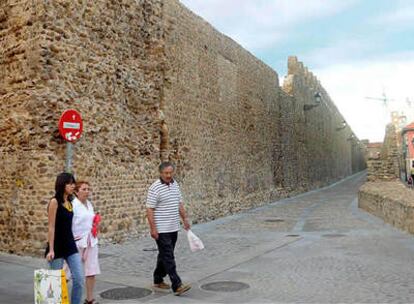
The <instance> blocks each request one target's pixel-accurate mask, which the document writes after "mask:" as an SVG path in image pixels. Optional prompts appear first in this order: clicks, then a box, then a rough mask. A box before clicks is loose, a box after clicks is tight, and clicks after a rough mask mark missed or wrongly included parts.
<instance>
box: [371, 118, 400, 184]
mask: <svg viewBox="0 0 414 304" xmlns="http://www.w3.org/2000/svg"><path fill="white" fill-rule="evenodd" d="M398 136H399V134H398V133H397V132H396V130H395V126H394V125H393V124H389V125H387V127H386V131H385V137H384V143H383V145H382V147H381V152H380V158H379V159H377V160H368V161H367V165H368V181H387V180H395V179H398V178H399V176H400V159H401V151H400V147H399V145H398Z"/></svg>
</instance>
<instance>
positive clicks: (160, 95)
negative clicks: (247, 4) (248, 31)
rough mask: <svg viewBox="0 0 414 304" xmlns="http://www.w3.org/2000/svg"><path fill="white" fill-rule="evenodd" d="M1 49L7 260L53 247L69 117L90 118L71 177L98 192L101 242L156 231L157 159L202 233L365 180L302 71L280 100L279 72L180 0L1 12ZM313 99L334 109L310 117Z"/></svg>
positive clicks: (335, 116) (1, 176)
mask: <svg viewBox="0 0 414 304" xmlns="http://www.w3.org/2000/svg"><path fill="white" fill-rule="evenodd" d="M0 47H1V48H2V49H4V50H6V51H5V53H4V54H5V56H3V57H2V58H0V60H1V61H0V65H1V66H2V68H1V69H0V113H1V114H2V115H1V116H0V152H1V153H0V162H1V164H2V170H0V244H1V248H2V250H4V251H9V252H16V253H28V254H40V253H41V252H42V250H43V248H44V244H45V242H46V230H47V227H46V222H47V217H46V205H47V202H48V200H49V199H50V197H51V196H52V195H53V184H54V180H55V177H56V174H57V173H58V172H60V171H62V170H63V166H64V154H65V144H64V143H63V142H62V140H61V139H60V138H59V135H58V131H57V121H58V119H59V116H60V114H61V113H62V111H63V110H65V109H67V108H76V109H78V110H79V111H80V112H81V113H82V115H83V119H84V130H85V133H84V135H83V137H82V139H81V140H80V141H79V142H78V143H77V144H76V148H75V155H76V156H75V159H74V164H75V167H74V170H75V172H76V175H77V177H79V178H82V179H88V180H90V181H91V183H92V187H93V191H94V193H93V201H94V203H95V205H96V208H97V209H98V210H99V211H100V212H101V214H102V216H103V223H102V236H101V238H102V240H103V241H116V242H120V241H122V240H123V239H124V238H126V237H129V236H136V235H139V234H141V233H144V232H145V231H146V224H145V205H144V201H145V194H146V190H147V187H148V186H149V185H150V183H151V182H152V181H153V180H154V179H155V178H156V176H157V172H156V167H157V164H158V163H159V161H160V160H161V159H171V160H173V161H174V162H176V163H177V173H178V175H177V178H178V179H179V181H180V183H181V186H182V190H183V193H184V198H185V201H186V203H188V205H189V210H190V214H191V215H192V218H193V219H194V221H207V220H211V219H214V218H217V217H219V216H223V215H226V214H231V213H235V212H238V211H240V210H243V209H247V208H251V207H253V206H257V205H260V204H265V203H266V202H269V201H272V200H275V199H277V198H279V197H284V196H287V195H292V194H294V193H299V192H303V191H306V190H309V189H313V188H315V187H319V186H322V185H326V184H329V183H331V182H334V181H336V180H338V179H340V178H343V177H345V176H347V175H350V174H351V173H353V172H356V171H358V170H360V169H361V168H362V165H361V164H360V163H358V166H356V165H355V164H356V160H358V154H357V151H354V150H355V149H352V143H351V142H350V141H348V140H347V136H348V135H349V134H348V135H347V134H346V132H344V131H340V132H337V131H335V128H336V127H337V125H338V124H340V122H341V121H342V117H341V115H340V113H339V112H338V110H337V109H336V107H335V106H334V105H333V103H332V102H331V101H330V99H329V96H328V94H327V93H326V92H325V90H323V88H322V87H321V86H320V84H319V82H318V81H317V80H316V78H315V77H314V76H313V75H312V74H311V73H309V72H308V71H307V70H306V68H304V67H303V65H302V64H301V63H300V62H298V61H297V59H295V58H293V57H292V58H291V59H290V60H289V75H288V79H287V82H286V85H285V86H284V87H283V89H282V88H281V87H280V86H279V83H278V75H277V73H276V72H275V71H273V70H272V69H271V68H269V67H268V66H266V65H265V64H264V63H262V62H261V61H259V60H258V59H257V58H255V57H254V56H252V55H251V54H250V53H249V52H247V51H246V50H244V49H243V48H241V47H240V46H239V45H238V44H236V43H235V42H234V41H232V40H231V39H230V38H228V37H226V36H224V35H222V34H220V33H219V32H217V31H216V30H214V29H213V28H212V27H211V26H210V25H209V24H207V23H206V22H205V21H203V20H202V19H201V18H199V17H197V16H196V15H194V14H193V13H191V12H190V11H189V10H187V9H186V8H185V7H183V6H182V5H180V4H179V2H178V1H176V0H168V1H161V0H152V1H150V0H139V1H133V0H123V1H109V0H108V1H107V0H103V1H44V0H42V1H41V0H34V1H27V2H16V1H9V0H6V1H2V2H1V3H0ZM311 88H313V89H311ZM315 88H317V89H318V90H320V92H321V93H322V94H323V99H324V102H325V104H324V105H321V106H319V107H318V108H315V109H312V110H311V111H308V112H306V113H305V112H304V111H303V105H304V104H309V103H310V102H312V100H313V93H314V90H315ZM352 151H353V152H352Z"/></svg>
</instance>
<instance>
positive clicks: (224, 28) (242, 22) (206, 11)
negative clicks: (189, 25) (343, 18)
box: [181, 0, 357, 51]
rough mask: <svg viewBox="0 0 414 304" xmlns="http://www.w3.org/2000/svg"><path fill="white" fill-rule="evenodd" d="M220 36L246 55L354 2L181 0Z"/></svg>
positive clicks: (333, 0) (283, 38)
mask: <svg viewBox="0 0 414 304" xmlns="http://www.w3.org/2000/svg"><path fill="white" fill-rule="evenodd" d="M181 2H182V3H183V4H184V5H186V6H187V7H188V8H189V9H191V10H192V11H194V12H195V13H196V14H198V15H200V16H201V17H203V18H204V19H206V20H207V21H208V22H210V23H211V24H212V25H213V26H214V27H216V28H217V29H218V30H219V31H221V32H223V33H224V34H226V35H228V36H230V37H231V38H233V39H234V40H236V41H237V42H238V43H240V44H241V45H242V46H244V47H245V48H247V49H249V50H250V51H255V50H261V49H264V48H267V47H269V46H271V45H275V44H276V43H277V42H280V41H282V40H285V39H288V38H289V37H291V34H292V28H293V27H295V26H297V25H300V24H304V23H306V22H308V21H310V20H314V19H317V18H323V17H327V16H332V15H335V14H337V13H339V12H341V11H343V10H345V9H347V8H349V7H351V6H352V5H354V4H355V3H356V2H357V0H330V1H325V0H312V1H308V0H291V1H285V0H273V1H270V0H254V1H253V0H225V1H223V0H210V1H205V0H181Z"/></svg>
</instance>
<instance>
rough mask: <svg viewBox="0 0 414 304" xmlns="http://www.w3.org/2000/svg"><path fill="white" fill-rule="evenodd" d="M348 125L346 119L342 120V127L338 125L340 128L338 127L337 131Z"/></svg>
mask: <svg viewBox="0 0 414 304" xmlns="http://www.w3.org/2000/svg"><path fill="white" fill-rule="evenodd" d="M347 125H348V124H347V123H346V121H345V120H343V121H342V123H341V126H340V127H338V128H336V131H340V130H343V129H345V128H346V126H347Z"/></svg>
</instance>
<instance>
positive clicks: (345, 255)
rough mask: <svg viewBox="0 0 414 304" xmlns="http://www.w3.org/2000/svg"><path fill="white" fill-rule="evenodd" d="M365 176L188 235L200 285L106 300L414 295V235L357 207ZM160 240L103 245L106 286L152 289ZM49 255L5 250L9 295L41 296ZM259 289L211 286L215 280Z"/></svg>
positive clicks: (188, 275) (181, 260)
mask: <svg viewBox="0 0 414 304" xmlns="http://www.w3.org/2000/svg"><path fill="white" fill-rule="evenodd" d="M364 179H365V175H362V174H358V175H355V176H353V177H352V178H349V179H347V180H345V181H342V182H340V183H338V184H336V185H332V186H330V187H328V188H325V189H322V190H319V191H313V192H310V193H306V194H303V195H300V196H297V197H293V198H288V199H285V200H281V201H278V202H275V203H273V204H271V205H269V206H265V207H262V208H258V209H254V210H251V211H248V212H245V213H243V214H239V215H235V216H231V217H226V218H223V219H219V220H216V221H213V222H210V223H205V224H200V225H196V226H194V227H193V231H194V232H195V233H196V234H197V235H198V236H199V237H200V238H201V239H202V240H203V242H204V244H205V247H206V249H205V250H204V251H202V252H199V253H191V252H190V250H189V247H188V244H187V240H186V236H185V234H184V233H181V234H180V239H179V241H178V248H177V250H176V258H177V265H178V270H179V273H180V275H181V277H182V279H183V281H185V282H189V283H191V284H192V289H191V290H190V291H189V292H188V293H187V294H186V295H185V296H182V297H175V296H173V295H172V294H171V293H169V292H166V293H165V292H164V293H161V292H153V293H151V294H150V295H149V296H147V297H144V298H140V299H135V300H124V301H120V300H118V301H117V300H114V301H109V300H105V299H101V300H100V302H101V303H287V302H291V303H293V302H301V303H339V302H341V303H356V302H358V303H412V302H414V289H413V288H412V286H414V238H413V236H411V235H409V234H406V233H404V232H400V231H398V230H396V229H395V228H392V227H391V226H389V225H387V224H384V223H383V222H382V221H381V220H379V219H377V218H375V217H373V216H371V215H369V214H368V213H365V212H364V211H361V210H359V209H358V207H357V191H358V188H359V187H360V185H361V184H362V183H363V181H364ZM154 245H155V243H154V242H153V241H152V240H151V239H150V238H143V239H140V240H131V241H128V242H126V243H124V244H122V245H105V246H102V247H101V264H102V271H103V274H102V275H101V276H100V277H99V282H98V286H97V287H98V291H99V292H102V291H104V290H106V289H109V288H115V287H123V286H134V287H141V288H150V286H151V277H152V270H153V267H154V263H155V260H156V254H157V252H156V251H152V250H153V249H155V246H154ZM43 263H44V262H43V261H41V260H37V259H31V258H20V257H14V256H9V255H0V270H1V272H2V273H3V274H4V273H7V272H8V273H10V274H11V275H10V276H7V278H6V277H5V275H2V276H1V280H0V283H1V284H0V286H1V287H0V291H1V295H0V301H1V302H2V303H32V273H33V272H32V270H33V269H35V268H36V267H39V266H41V265H42V264H43ZM218 281H237V282H241V283H245V284H247V285H248V286H249V288H246V289H243V290H240V291H234V292H223V291H216V292H213V291H207V290H204V289H203V288H201V286H202V285H204V284H206V283H212V282H218Z"/></svg>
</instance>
